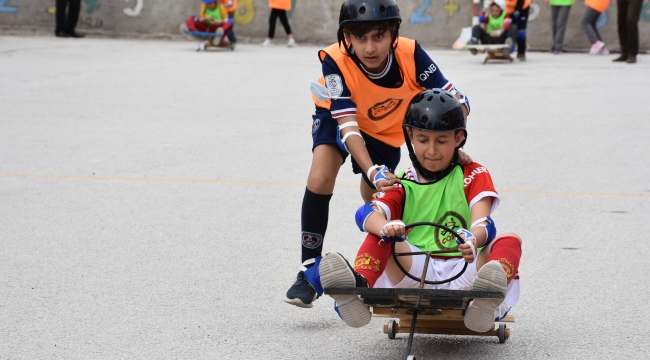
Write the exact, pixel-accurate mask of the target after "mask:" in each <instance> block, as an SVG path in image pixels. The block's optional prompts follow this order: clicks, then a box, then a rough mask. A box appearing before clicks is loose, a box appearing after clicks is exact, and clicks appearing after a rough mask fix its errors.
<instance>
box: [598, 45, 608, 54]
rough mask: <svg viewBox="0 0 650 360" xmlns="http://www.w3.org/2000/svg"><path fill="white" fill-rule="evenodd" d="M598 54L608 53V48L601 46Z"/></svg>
mask: <svg viewBox="0 0 650 360" xmlns="http://www.w3.org/2000/svg"><path fill="white" fill-rule="evenodd" d="M598 55H609V50H608V49H607V46H603V48H602V49H600V51H599V52H598Z"/></svg>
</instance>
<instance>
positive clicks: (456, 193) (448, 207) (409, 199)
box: [400, 165, 472, 257]
mask: <svg viewBox="0 0 650 360" xmlns="http://www.w3.org/2000/svg"><path fill="white" fill-rule="evenodd" d="M400 177H403V173H402V175H400ZM464 180H465V175H464V174H463V168H462V167H461V166H460V165H458V166H456V167H455V168H454V170H452V171H451V173H449V174H448V175H447V176H445V177H444V178H442V179H441V180H439V181H437V182H435V183H432V184H431V183H429V184H423V183H418V182H415V181H413V180H407V179H402V186H403V187H404V193H405V196H404V214H403V216H402V221H403V222H404V224H407V225H408V224H412V223H414V222H420V221H429V222H435V223H438V224H442V225H445V226H447V227H449V228H451V229H453V230H454V231H457V230H458V229H460V228H463V229H468V230H469V226H470V225H471V221H472V215H471V212H470V210H469V205H468V204H467V197H466V196H465V189H464V188H465V182H464ZM408 242H409V243H410V244H412V245H415V246H417V247H418V248H419V249H420V250H422V251H434V250H457V249H458V245H457V244H456V236H454V234H451V233H449V232H448V231H446V230H443V229H440V228H435V227H432V226H417V227H415V228H413V230H412V231H411V232H410V233H409V234H408ZM436 256H449V257H452V256H454V257H457V256H462V254H461V253H460V252H452V253H446V254H439V255H438V254H436Z"/></svg>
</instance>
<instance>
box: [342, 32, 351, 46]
mask: <svg viewBox="0 0 650 360" xmlns="http://www.w3.org/2000/svg"><path fill="white" fill-rule="evenodd" d="M343 37H344V38H345V41H346V42H347V43H348V44H349V43H350V33H349V32H348V31H347V30H345V29H343Z"/></svg>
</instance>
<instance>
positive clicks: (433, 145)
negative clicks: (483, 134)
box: [407, 128, 465, 172]
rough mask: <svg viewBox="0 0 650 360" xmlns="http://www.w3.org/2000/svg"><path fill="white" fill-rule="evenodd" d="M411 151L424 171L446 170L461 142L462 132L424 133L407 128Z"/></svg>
mask: <svg viewBox="0 0 650 360" xmlns="http://www.w3.org/2000/svg"><path fill="white" fill-rule="evenodd" d="M407 130H409V131H408V133H409V137H410V138H411V143H412V144H413V151H415V156H417V158H418V161H419V162H420V164H421V165H422V166H424V168H425V169H427V170H429V171H431V172H436V171H441V170H444V169H446V168H447V167H448V166H449V164H450V163H451V161H452V160H453V157H454V151H455V149H456V148H457V147H458V146H459V145H460V143H461V142H462V141H463V138H464V136H465V135H464V134H463V132H462V131H458V132H456V131H455V130H450V131H442V132H436V131H424V130H419V129H412V128H408V129H407Z"/></svg>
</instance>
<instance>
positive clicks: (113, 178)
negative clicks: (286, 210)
mask: <svg viewBox="0 0 650 360" xmlns="http://www.w3.org/2000/svg"><path fill="white" fill-rule="evenodd" d="M12 177H13V178H34V179H73V180H111V181H142V182H174V183H207V184H232V185H260V186H299V187H305V186H307V184H305V183H291V182H281V181H246V180H222V179H182V178H134V177H121V176H101V175H47V174H0V178H12ZM336 187H338V188H344V189H356V188H358V187H359V186H358V185H343V184H336ZM499 193H513V194H533V195H573V196H608V197H650V193H648V194H618V193H598V192H573V191H545V190H499Z"/></svg>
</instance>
